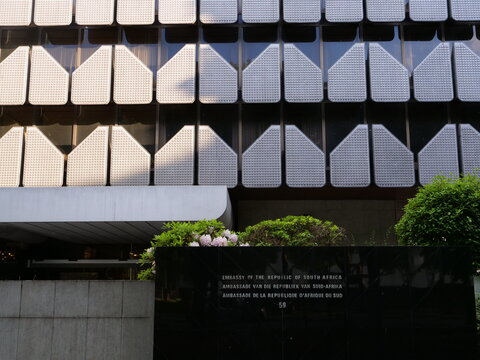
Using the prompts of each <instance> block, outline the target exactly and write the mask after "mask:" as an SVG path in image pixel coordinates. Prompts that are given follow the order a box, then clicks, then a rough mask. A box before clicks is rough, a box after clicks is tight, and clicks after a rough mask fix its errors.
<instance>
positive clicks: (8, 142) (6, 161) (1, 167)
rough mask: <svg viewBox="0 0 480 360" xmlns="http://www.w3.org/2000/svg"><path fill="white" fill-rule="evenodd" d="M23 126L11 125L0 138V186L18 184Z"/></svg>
mask: <svg viewBox="0 0 480 360" xmlns="http://www.w3.org/2000/svg"><path fill="white" fill-rule="evenodd" d="M22 148H23V127H13V128H11V129H10V130H9V131H8V132H7V133H6V134H5V135H3V136H2V137H1V138H0V187H18V186H20V171H21V168H22V150H23V149H22Z"/></svg>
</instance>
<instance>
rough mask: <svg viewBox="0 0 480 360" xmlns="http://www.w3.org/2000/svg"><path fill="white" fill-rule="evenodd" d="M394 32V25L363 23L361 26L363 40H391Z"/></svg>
mask: <svg viewBox="0 0 480 360" xmlns="http://www.w3.org/2000/svg"><path fill="white" fill-rule="evenodd" d="M395 33H396V31H395V27H394V26H389V25H374V24H365V25H364V27H363V40H364V41H392V40H393V39H394V38H395Z"/></svg>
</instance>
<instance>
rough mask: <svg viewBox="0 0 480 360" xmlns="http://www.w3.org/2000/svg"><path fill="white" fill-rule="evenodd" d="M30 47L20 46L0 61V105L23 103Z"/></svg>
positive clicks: (25, 92)
mask: <svg viewBox="0 0 480 360" xmlns="http://www.w3.org/2000/svg"><path fill="white" fill-rule="evenodd" d="M29 56H30V48H29V47H28V46H20V47H18V48H17V49H15V50H14V51H13V52H12V53H11V54H10V55H9V56H8V57H7V58H6V59H5V60H3V61H2V62H1V63H0V105H23V104H24V103H25V101H26V100H27V81H28V80H27V79H28V59H29Z"/></svg>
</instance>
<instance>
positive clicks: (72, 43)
mask: <svg viewBox="0 0 480 360" xmlns="http://www.w3.org/2000/svg"><path fill="white" fill-rule="evenodd" d="M79 43H80V32H79V30H77V29H61V30H60V29H44V30H43V33H42V44H43V47H44V48H45V49H47V51H48V52H49V53H50V54H51V55H52V56H53V57H54V58H55V60H57V61H58V63H59V64H60V65H62V66H63V67H64V68H65V69H66V70H67V71H68V72H70V73H72V72H73V71H74V70H75V68H76V66H77V65H78V64H77V63H76V60H77V59H76V53H77V48H78V46H79Z"/></svg>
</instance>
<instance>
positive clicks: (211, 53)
mask: <svg viewBox="0 0 480 360" xmlns="http://www.w3.org/2000/svg"><path fill="white" fill-rule="evenodd" d="M198 65H199V82H200V101H201V102H202V103H204V104H220V103H222V104H231V103H234V102H236V101H237V99H238V73H237V70H236V69H235V68H234V67H233V66H232V65H230V64H229V63H228V62H227V61H226V60H225V59H224V58H223V57H222V56H221V55H220V54H219V53H217V52H216V51H215V50H214V49H213V48H212V46H210V45H206V44H203V45H200V55H199V63H198Z"/></svg>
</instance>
